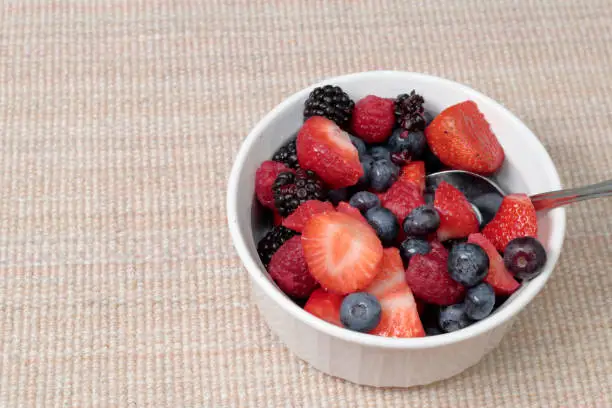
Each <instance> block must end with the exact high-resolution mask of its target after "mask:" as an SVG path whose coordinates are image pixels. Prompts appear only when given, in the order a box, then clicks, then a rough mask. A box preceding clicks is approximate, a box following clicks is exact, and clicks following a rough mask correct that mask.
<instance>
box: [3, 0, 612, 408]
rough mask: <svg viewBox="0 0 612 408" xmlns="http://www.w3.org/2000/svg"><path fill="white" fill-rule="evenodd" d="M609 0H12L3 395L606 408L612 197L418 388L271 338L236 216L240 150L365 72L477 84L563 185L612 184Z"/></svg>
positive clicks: (11, 402)
mask: <svg viewBox="0 0 612 408" xmlns="http://www.w3.org/2000/svg"><path fill="white" fill-rule="evenodd" d="M611 21H612V3H611V2H610V1H609V0H556V1H536V0H532V1H510V0H506V1H486V2H485V1H477V0H462V1H448V0H436V1H428V2H426V1H414V2H412V1H403V0H368V1H365V0H352V1H349V0H346V1H339V0H332V1H323V0H316V1H315V0H277V1H272V0H268V1H265V0H260V1H254V0H225V1H221V0H174V1H170V0H143V1H119V0H99V1H93V0H90V1H85V0H47V1H44V0H39V1H34V0H19V1H17V0H5V1H4V2H2V3H1V5H0V142H1V146H0V152H1V153H0V407H3V408H4V407H9V408H12V407H43V406H44V407H90V406H100V407H129V408H136V407H138V408H140V407H393V406H397V407H436V408H438V407H453V408H456V407H479V408H485V407H570V408H574V407H602V408H603V407H612V395H611V394H612V318H611V317H610V316H611V315H610V310H611V307H612V302H611V301H610V290H611V289H612V273H611V271H610V270H611V269H612V268H611V267H612V261H611V254H610V245H611V244H612V238H611V236H612V235H611V234H612V217H611V216H610V214H612V200H600V201H596V202H590V203H588V204H587V203H583V204H579V205H576V206H574V207H572V208H571V209H570V210H569V213H568V217H569V225H568V236H567V240H566V245H565V249H564V253H563V256H562V258H561V261H560V264H559V266H558V268H557V269H556V272H555V274H554V276H553V278H552V279H551V280H550V281H549V284H548V286H547V288H546V289H545V290H544V291H543V293H542V294H541V295H540V296H539V297H538V298H537V299H536V300H535V301H534V302H533V303H532V304H531V305H530V306H529V307H528V308H527V310H526V311H525V312H524V313H523V314H522V315H521V317H520V319H519V321H518V323H517V324H516V325H515V329H514V331H513V332H512V333H511V334H509V335H508V336H507V337H506V338H505V340H504V341H503V342H502V344H501V346H500V347H499V349H497V350H496V351H494V352H493V353H492V354H490V355H489V356H488V357H487V358H485V359H484V360H483V361H482V363H481V364H479V365H478V366H476V367H474V368H472V369H470V370H468V371H467V372H465V373H463V374H461V375H459V376H457V377H456V378H453V379H450V380H448V381H445V382H442V383H438V384H434V385H430V386H425V387H417V388H414V389H410V390H383V389H372V388H368V387H362V386H356V385H353V384H350V383H347V382H344V381H341V380H338V379H335V378H331V377H328V376H326V375H323V374H321V373H319V372H317V371H315V370H314V369H312V368H310V367H309V366H308V365H307V364H305V363H303V362H302V361H300V360H298V359H297V358H295V357H294V356H293V355H291V354H290V353H289V352H288V351H287V350H286V349H285V348H284V347H283V345H282V344H280V342H279V341H278V340H277V339H276V338H275V337H274V336H273V335H271V334H270V333H269V331H268V330H267V328H266V327H265V325H264V324H263V322H262V321H261V319H260V317H259V315H258V312H257V310H256V309H255V308H254V306H253V304H252V303H251V301H250V299H249V287H248V280H247V276H246V273H245V272H244V271H243V269H242V267H241V263H240V260H239V258H238V257H237V255H236V253H235V251H234V250H233V247H232V244H231V240H230V237H229V233H228V230H227V227H226V217H225V188H226V187H225V186H226V181H227V175H228V172H229V170H230V166H231V164H232V158H233V157H234V155H235V152H236V151H237V149H238V146H239V145H240V143H241V141H242V140H243V139H244V137H245V136H246V134H247V133H248V131H249V129H250V128H251V127H252V126H253V125H254V124H255V123H256V122H257V121H258V120H259V118H260V117H261V116H262V115H264V114H265V113H266V112H267V111H268V110H270V109H271V108H272V107H274V106H275V105H276V104H277V103H279V102H280V101H282V100H283V98H285V97H287V96H288V95H290V94H291V93H293V92H295V91H297V90H299V89H301V88H302V87H304V86H306V85H308V84H310V83H312V82H314V81H317V80H319V79H321V78H323V77H326V76H332V75H337V74H342V73H348V72H355V71H363V70H370V69H382V68H384V69H400V70H411V71H421V72H426V73H431V74H435V75H440V76H444V77H448V78H451V79H454V80H457V81H460V82H464V83H467V84H469V85H471V86H473V87H475V88H476V89H478V90H480V91H482V92H484V93H486V94H488V95H490V96H491V97H493V98H495V99H497V100H499V101H501V102H502V103H503V104H504V105H506V106H507V107H508V108H510V109H511V110H512V111H513V112H515V113H516V114H517V115H518V116H519V117H521V118H522V119H523V120H524V121H525V122H526V123H527V124H528V125H529V126H530V127H531V128H532V129H533V130H534V131H535V133H536V134H537V135H538V136H539V137H540V138H541V139H542V141H543V142H544V143H545V145H546V146H547V148H548V149H549V151H550V153H551V155H552V157H553V159H554V161H555V162H556V164H557V165H558V166H559V171H560V173H561V175H562V178H563V181H564V183H565V184H566V185H572V186H577V185H580V184H585V183H589V182H595V181H599V180H602V179H606V178H612V170H611V169H612V144H611V143H612V136H611V132H612V97H611V95H612V29H611V24H610V22H611Z"/></svg>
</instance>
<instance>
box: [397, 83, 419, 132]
mask: <svg viewBox="0 0 612 408" xmlns="http://www.w3.org/2000/svg"><path fill="white" fill-rule="evenodd" d="M423 103H425V99H423V97H422V96H421V95H419V94H417V93H416V92H415V91H414V89H413V90H412V92H410V93H409V94H402V95H399V96H398V97H397V99H395V117H396V119H397V124H398V125H400V127H402V128H404V129H406V130H408V131H415V130H424V129H425V125H426V120H425V109H423Z"/></svg>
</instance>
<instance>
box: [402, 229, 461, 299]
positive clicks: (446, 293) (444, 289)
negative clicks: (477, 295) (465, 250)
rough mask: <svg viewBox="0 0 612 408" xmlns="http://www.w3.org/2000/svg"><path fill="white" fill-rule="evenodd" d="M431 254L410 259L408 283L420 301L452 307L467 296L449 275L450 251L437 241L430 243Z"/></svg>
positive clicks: (407, 275)
mask: <svg viewBox="0 0 612 408" xmlns="http://www.w3.org/2000/svg"><path fill="white" fill-rule="evenodd" d="M430 245H431V252H429V253H428V254H426V255H420V254H416V255H413V256H412V257H411V258H410V263H409V264H408V268H407V269H406V275H405V277H406V283H407V284H408V286H409V287H410V289H412V292H413V293H414V295H415V296H416V297H418V298H419V299H422V300H424V301H425V302H427V303H433V304H435V305H440V306H444V305H452V304H454V303H457V302H459V301H460V300H461V299H462V298H463V296H464V295H465V288H464V287H463V286H461V284H460V283H458V282H455V281H454V280H453V279H452V278H451V277H450V275H449V274H448V266H447V262H448V251H447V250H446V248H444V247H443V246H442V244H440V243H439V242H437V241H432V242H430Z"/></svg>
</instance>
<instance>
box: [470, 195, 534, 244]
mask: <svg viewBox="0 0 612 408" xmlns="http://www.w3.org/2000/svg"><path fill="white" fill-rule="evenodd" d="M482 235H484V236H485V237H487V239H488V240H489V241H491V242H492V243H493V245H495V248H497V250H498V251H499V252H504V250H505V249H506V245H508V242H510V241H512V240H513V239H514V238H519V237H534V238H537V236H538V219H537V217H536V211H535V208H534V207H533V204H532V203H531V200H530V199H529V197H527V196H526V195H525V194H510V195H507V196H506V197H504V199H503V200H502V203H501V205H500V206H499V209H498V210H497V214H495V217H493V219H492V220H491V222H489V223H488V224H487V225H486V226H485V227H484V228H483V230H482Z"/></svg>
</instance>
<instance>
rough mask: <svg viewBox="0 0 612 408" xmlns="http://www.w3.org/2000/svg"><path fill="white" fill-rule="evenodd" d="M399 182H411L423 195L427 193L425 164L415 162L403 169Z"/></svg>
mask: <svg viewBox="0 0 612 408" xmlns="http://www.w3.org/2000/svg"><path fill="white" fill-rule="evenodd" d="M397 181H403V182H411V183H414V184H416V185H417V186H418V187H419V191H420V192H421V194H423V192H424V191H425V162H422V161H415V162H411V163H408V164H406V165H405V166H404V167H402V170H401V172H400V176H399V179H397Z"/></svg>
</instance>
